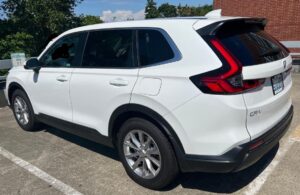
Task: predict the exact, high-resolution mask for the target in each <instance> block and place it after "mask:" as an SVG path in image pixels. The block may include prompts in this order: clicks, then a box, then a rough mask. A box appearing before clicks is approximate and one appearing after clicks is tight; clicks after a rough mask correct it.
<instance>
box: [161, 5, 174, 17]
mask: <svg viewBox="0 0 300 195" xmlns="http://www.w3.org/2000/svg"><path fill="white" fill-rule="evenodd" d="M158 12H159V13H160V16H162V17H176V16H177V8H176V6H175V5H170V4H168V3H164V4H162V5H161V6H159V8H158Z"/></svg>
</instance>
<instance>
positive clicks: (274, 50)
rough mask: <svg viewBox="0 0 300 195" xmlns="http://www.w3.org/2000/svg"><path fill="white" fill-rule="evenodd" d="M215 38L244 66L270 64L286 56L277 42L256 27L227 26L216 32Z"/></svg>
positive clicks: (236, 24) (245, 25)
mask: <svg viewBox="0 0 300 195" xmlns="http://www.w3.org/2000/svg"><path fill="white" fill-rule="evenodd" d="M217 37H218V38H219V39H220V40H221V42H222V43H223V44H224V45H225V47H226V48H227V49H229V50H230V52H231V53H232V54H234V56H235V57H236V58H237V59H238V60H239V61H240V62H241V63H242V64H243V65H244V66H250V65H256V64H262V63H267V62H272V61H276V60H279V59H282V58H284V57H286V56H287V52H286V51H285V49H284V48H283V47H282V46H281V45H280V44H279V43H278V41H277V40H275V39H274V38H273V37H271V36H270V35H268V34H267V33H266V32H265V31H263V30H262V29H261V28H260V27H258V26H256V25H250V24H239V23H232V24H228V25H225V26H224V27H223V28H222V29H221V30H220V31H218V33H217Z"/></svg>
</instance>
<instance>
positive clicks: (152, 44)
mask: <svg viewBox="0 0 300 195" xmlns="http://www.w3.org/2000/svg"><path fill="white" fill-rule="evenodd" d="M138 43H139V45H138V48H139V52H138V53H139V60H140V64H141V65H142V66H146V65H149V64H155V63H159V62H163V61H166V60H170V59H172V58H174V53H173V51H172V49H171V47H170V45H169V43H168V42H167V40H166V39H165V37H164V36H163V35H162V33H161V32H159V31H157V30H139V31H138Z"/></svg>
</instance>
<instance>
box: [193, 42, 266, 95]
mask: <svg viewBox="0 0 300 195" xmlns="http://www.w3.org/2000/svg"><path fill="white" fill-rule="evenodd" d="M209 43H210V45H211V47H212V48H213V50H214V51H215V52H216V54H217V55H218V56H219V57H220V59H221V61H222V62H223V63H224V65H225V66H223V67H221V68H220V69H217V70H214V71H211V72H208V73H205V74H201V75H196V76H193V77H191V80H192V82H193V83H194V84H195V85H196V86H197V87H198V88H199V89H200V90H201V91H203V92H204V93H210V94H235V93H241V92H244V91H246V90H250V89H254V88H257V87H259V86H261V85H262V84H263V83H264V81H265V80H264V79H258V80H243V76H242V64H241V63H240V62H239V61H238V60H237V59H236V58H235V57H234V56H233V55H232V54H231V52H230V51H229V50H227V49H226V48H225V46H224V45H223V44H222V43H221V42H220V41H219V40H218V39H211V40H210V41H209Z"/></svg>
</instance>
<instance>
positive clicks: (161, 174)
mask: <svg viewBox="0 0 300 195" xmlns="http://www.w3.org/2000/svg"><path fill="white" fill-rule="evenodd" d="M117 145H118V151H119V155H120V158H121V161H122V163H123V165H124V167H125V170H126V172H127V174H128V175H129V176H130V177H131V178H132V179H133V180H134V181H135V182H137V183H138V184H140V185H142V186H144V187H147V188H150V189H161V188H164V187H166V186H167V185H169V184H170V183H171V182H172V181H173V180H174V179H175V177H176V176H177V174H178V165H177V161H176V157H175V154H174V151H173V149H172V146H171V144H170V142H169V141H168V139H167V138H166V137H165V135H164V134H163V133H162V132H161V130H160V129H159V128H157V126H155V125H154V124H153V123H151V122H149V121H147V120H144V119H140V118H132V119H129V120H128V121H126V122H125V123H124V124H123V125H122V127H121V129H120V131H119V133H118V143H117Z"/></svg>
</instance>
